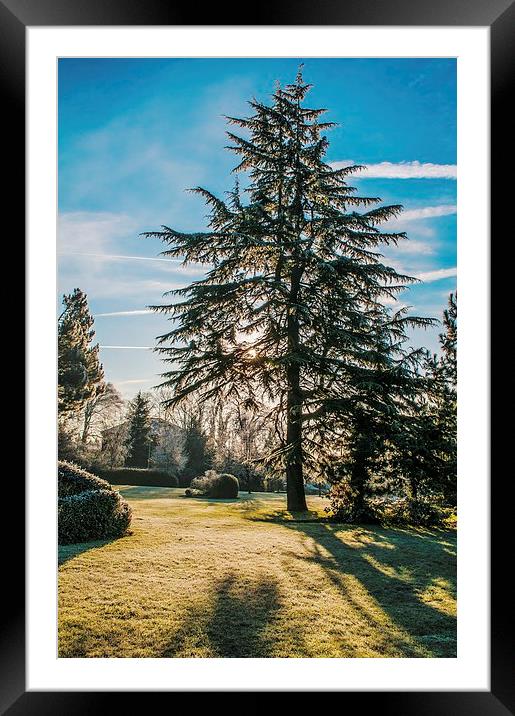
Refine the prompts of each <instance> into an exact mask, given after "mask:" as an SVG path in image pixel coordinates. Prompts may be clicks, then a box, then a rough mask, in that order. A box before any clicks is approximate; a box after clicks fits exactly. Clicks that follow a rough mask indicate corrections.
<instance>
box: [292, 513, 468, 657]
mask: <svg viewBox="0 0 515 716" xmlns="http://www.w3.org/2000/svg"><path fill="white" fill-rule="evenodd" d="M284 526H285V527H286V528H288V529H293V530H295V531H296V532H298V533H302V534H303V540H304V542H305V546H306V548H307V549H308V550H309V551H310V553H311V554H309V556H307V557H301V559H306V560H308V561H310V562H315V563H316V564H317V565H319V566H321V567H322V568H323V570H324V572H325V574H326V575H327V577H328V578H329V579H330V580H331V582H332V583H333V584H334V585H335V586H336V587H337V589H338V590H339V591H340V593H341V594H342V596H343V597H344V598H345V600H346V601H347V602H348V603H349V604H350V605H351V606H352V608H353V609H355V610H356V612H358V613H360V614H361V616H362V617H363V619H364V620H365V621H367V622H369V623H371V625H372V626H374V624H373V622H374V620H375V621H377V615H376V616H374V613H373V610H372V609H366V608H365V606H364V603H363V600H358V599H357V598H356V593H355V591H354V590H353V589H350V588H349V586H348V582H347V580H346V577H349V576H352V577H354V578H355V579H356V580H358V582H359V583H360V584H361V585H362V586H363V587H364V588H365V590H366V591H367V593H368V595H369V596H370V597H372V600H373V601H372V605H373V603H374V602H375V603H376V604H377V606H378V607H379V608H380V610H381V611H382V612H383V613H384V614H385V615H386V616H387V618H388V620H389V622H390V623H392V624H393V625H394V627H395V631H396V632H397V636H395V635H393V640H394V642H395V647H396V648H397V649H398V650H400V652H401V654H400V655H402V656H407V657H410V656H426V657H455V656H456V618H455V616H454V615H452V614H449V613H448V608H447V607H446V605H445V600H444V599H443V595H444V594H445V593H447V594H450V595H451V596H452V597H455V595H456V565H455V561H454V559H453V557H452V554H451V555H450V554H449V550H448V549H447V547H448V546H449V544H452V542H451V541H450V540H449V536H447V538H446V537H445V533H442V534H440V535H439V534H437V533H432V532H429V531H427V530H407V529H406V530H401V529H382V528H375V527H374V528H370V529H369V528H366V527H363V528H356V527H355V526H342V525H338V526H335V525H329V524H320V525H313V524H301V523H299V522H285V523H284ZM353 533H354V534H353ZM428 590H429V591H430V592H431V598H430V601H431V603H428V601H427V599H426V600H425V601H424V600H423V599H422V595H423V594H424V593H425V594H426V595H427V592H428ZM438 590H440V593H439V591H438ZM375 626H376V627H377V628H381V629H383V630H384V629H385V627H384V625H381V623H380V622H379V621H378V622H377V623H376V624H375ZM399 630H400V631H399ZM385 637H386V635H385Z"/></svg>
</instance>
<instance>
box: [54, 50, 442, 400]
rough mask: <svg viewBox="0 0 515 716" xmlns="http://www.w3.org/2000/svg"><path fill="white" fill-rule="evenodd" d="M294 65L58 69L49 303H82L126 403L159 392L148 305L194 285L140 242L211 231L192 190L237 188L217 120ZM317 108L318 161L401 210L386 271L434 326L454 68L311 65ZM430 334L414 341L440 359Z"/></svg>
mask: <svg viewBox="0 0 515 716" xmlns="http://www.w3.org/2000/svg"><path fill="white" fill-rule="evenodd" d="M301 61H302V59H301V58H299V59H294V58H291V59H290V58H286V59H285V58H280V59H273V58H272V59H222V58H220V59H61V60H60V61H59V107H58V112H59V117H58V122H59V124H58V130H59V232H58V260H59V281H58V284H59V285H58V291H59V296H58V300H59V301H60V299H61V297H62V294H63V293H69V292H71V291H72V290H73V288H75V287H79V288H81V289H82V290H84V291H85V292H86V293H87V295H88V300H89V305H90V309H91V311H92V313H93V315H94V316H95V329H96V339H97V340H98V342H99V343H100V346H101V360H102V362H103V365H104V370H105V373H106V378H107V380H110V381H112V382H114V383H115V384H116V385H117V386H118V387H119V389H120V390H121V391H122V393H123V394H124V395H125V396H126V397H131V396H132V395H134V393H136V392H137V391H138V390H140V389H142V390H148V389H149V388H150V387H152V386H153V385H155V384H157V383H158V382H159V379H158V374H159V373H160V372H161V371H162V370H163V364H162V363H161V361H160V359H159V357H158V356H157V355H156V354H155V353H153V352H152V350H149V349H148V347H152V346H154V345H155V337H156V336H157V335H159V334H161V333H163V332H165V331H166V330H167V322H166V319H165V318H164V317H163V316H160V315H154V314H152V313H149V312H148V311H147V309H146V307H147V305H149V304H155V303H160V302H161V299H162V294H163V292H164V291H166V290H169V289H170V288H175V287H178V286H183V285H186V284H187V283H189V282H190V281H191V280H193V279H195V278H197V277H198V276H199V273H198V269H195V268H189V269H187V270H186V269H183V268H181V267H179V266H178V265H177V264H176V263H173V262H170V261H166V260H159V256H158V255H159V252H160V251H161V250H162V249H163V248H164V247H163V246H162V245H161V244H160V243H159V242H158V241H157V240H150V239H143V238H140V237H139V234H140V233H141V232H142V231H149V230H153V229H156V228H159V226H160V225H161V224H167V225H169V226H173V227H174V228H177V229H179V230H185V231H188V230H195V229H203V228H205V225H206V222H205V216H206V213H207V212H206V208H205V206H204V204H203V203H202V200H201V199H200V197H197V196H194V195H191V194H188V193H187V192H186V191H185V190H186V189H187V188H189V187H193V186H197V185H201V186H204V187H206V188H208V189H209V190H211V191H213V192H214V193H217V194H222V193H223V192H224V191H226V190H227V189H230V188H231V187H232V184H233V181H234V177H233V176H231V169H232V168H233V167H234V166H235V164H236V161H235V160H236V158H235V156H234V155H233V154H232V153H230V152H228V151H225V150H224V146H225V145H226V144H227V141H226V137H225V134H224V132H225V130H226V123H225V120H224V118H223V115H240V116H243V115H246V114H247V113H248V107H247V104H246V102H247V100H248V99H250V98H252V97H256V98H257V99H260V100H266V99H267V97H268V96H269V95H270V93H271V92H272V91H273V87H274V83H275V81H276V80H280V81H281V82H282V83H286V82H289V81H291V80H292V79H293V78H294V77H295V74H296V71H297V67H298V64H299V62H301ZM304 77H305V79H306V81H308V82H310V83H313V85H314V87H313V89H312V90H311V92H310V95H309V103H310V105H311V106H316V107H326V108H327V109H328V110H329V111H328V113H327V115H326V117H327V119H328V120H331V121H335V122H338V123H339V126H338V127H337V128H335V129H333V130H331V131H330V133H329V134H328V138H329V141H330V146H329V150H328V154H327V160H328V161H329V162H331V163H338V162H342V163H349V162H351V161H352V162H356V163H359V164H365V165H367V170H366V171H365V172H363V173H362V174H361V175H360V178H357V176H358V175H356V178H354V179H353V181H352V182H351V183H352V184H353V185H355V186H357V187H358V189H359V191H360V193H362V194H366V195H369V196H379V197H381V198H382V200H383V202H384V203H395V204H398V203H400V204H403V206H404V208H405V212H404V214H403V216H402V217H401V218H399V219H398V220H397V221H396V223H395V226H396V228H398V229H399V230H405V231H407V233H408V236H409V237H410V240H409V241H407V242H404V243H403V245H402V246H401V247H399V248H398V249H391V248H390V249H387V250H385V252H384V253H385V256H386V257H387V258H388V263H390V264H391V265H393V266H395V267H396V268H398V269H402V270H403V271H406V272H407V273H410V274H411V275H416V276H419V277H420V278H421V279H422V281H423V282H422V283H421V284H418V285H417V286H416V287H412V288H411V289H410V290H409V291H407V292H405V293H404V294H402V295H401V296H400V299H399V301H400V303H402V304H404V305H409V306H413V313H417V314H418V315H428V316H429V315H430V316H436V317H440V316H441V312H442V310H443V308H444V306H445V304H446V300H447V296H448V294H449V292H450V291H453V290H455V288H456V63H455V60H454V59H345V58H342V59H326V58H321V59H312V58H310V59H307V60H306V61H305V64H304ZM437 334H438V329H436V330H434V329H432V330H429V331H425V332H420V333H416V334H415V335H414V336H413V341H414V342H415V343H416V344H417V345H425V346H427V347H428V348H430V349H432V350H436V348H437Z"/></svg>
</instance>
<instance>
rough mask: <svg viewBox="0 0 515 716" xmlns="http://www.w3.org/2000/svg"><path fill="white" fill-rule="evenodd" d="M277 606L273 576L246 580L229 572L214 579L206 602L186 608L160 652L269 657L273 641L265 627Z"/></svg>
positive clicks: (275, 612)
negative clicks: (216, 580) (174, 631)
mask: <svg viewBox="0 0 515 716" xmlns="http://www.w3.org/2000/svg"><path fill="white" fill-rule="evenodd" d="M280 608H281V603H280V597H279V592H278V588H277V584H276V583H275V582H274V581H273V580H272V579H270V578H269V577H261V578H259V579H255V580H252V581H249V580H242V579H241V578H240V577H238V575H236V574H235V573H229V574H228V575H226V576H224V577H223V578H222V579H220V580H219V581H218V582H217V584H216V586H215V588H214V590H213V592H212V594H211V597H210V599H209V602H208V603H207V604H204V605H203V606H202V607H201V608H200V607H198V608H197V609H196V610H192V611H190V612H189V614H188V615H187V617H186V618H185V621H184V624H183V626H182V628H181V629H180V630H179V632H178V633H177V634H176V635H175V638H174V639H173V640H172V641H170V643H169V644H168V646H167V647H166V649H165V650H164V651H163V653H162V654H161V656H164V657H174V656H180V657H190V656H195V655H196V654H198V652H199V650H201V649H207V652H208V655H209V656H210V657H213V658H258V657H270V656H272V655H273V649H274V642H273V640H271V639H270V638H269V637H268V636H267V634H266V630H267V627H268V626H269V625H270V624H271V622H273V619H274V615H276V614H277V612H278V611H279V610H280ZM190 652H191V653H190Z"/></svg>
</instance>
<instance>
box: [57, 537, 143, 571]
mask: <svg viewBox="0 0 515 716" xmlns="http://www.w3.org/2000/svg"><path fill="white" fill-rule="evenodd" d="M125 536H130V535H129V534H128V535H125ZM118 539H123V537H111V538H109V539H102V540H95V541H93V542H79V543H77V544H60V545H59V546H58V549H57V566H58V567H60V566H61V565H62V564H65V563H66V562H69V561H70V560H71V559H75V557H79V555H81V554H84V552H89V551H90V550H92V549H98V548H99V547H104V546H105V545H106V544H110V543H111V542H115V541H116V540H118Z"/></svg>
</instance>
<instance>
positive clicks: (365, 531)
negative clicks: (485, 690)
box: [59, 487, 456, 657]
mask: <svg viewBox="0 0 515 716" xmlns="http://www.w3.org/2000/svg"><path fill="white" fill-rule="evenodd" d="M118 489H120V492H121V493H122V494H123V495H124V496H125V497H126V498H127V499H128V500H129V502H130V503H131V505H132V508H133V522H132V526H131V530H132V534H131V535H129V536H127V537H123V538H122V539H119V540H114V541H111V542H90V543H88V544H77V545H67V546H65V547H60V548H59V563H60V567H59V655H60V656H61V657H453V656H456V535H455V533H453V532H446V531H441V530H427V529H417V530H415V529H409V530H408V529H383V528H379V527H353V526H345V525H330V524H327V523H320V522H318V523H317V522H316V521H309V522H305V521H295V520H292V519H291V518H288V514H287V513H286V510H285V507H286V504H285V496H284V495H274V494H268V493H257V494H253V495H247V494H246V493H240V498H239V499H238V500H206V499H198V498H187V497H185V496H184V490H182V489H179V488H175V489H174V488H170V489H162V488H153V487H120V488H118ZM325 504H326V500H325V499H324V498H319V497H308V505H309V507H310V509H311V510H312V511H313V516H314V513H318V514H320V515H322V514H323V507H324V506H325Z"/></svg>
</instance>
